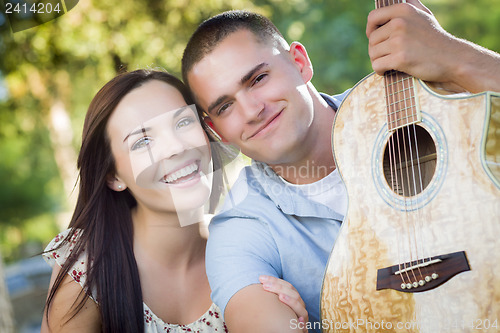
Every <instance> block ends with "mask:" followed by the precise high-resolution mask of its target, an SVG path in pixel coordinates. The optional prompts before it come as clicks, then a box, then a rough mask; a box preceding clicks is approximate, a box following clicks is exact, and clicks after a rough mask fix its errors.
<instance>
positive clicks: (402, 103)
mask: <svg viewBox="0 0 500 333" xmlns="http://www.w3.org/2000/svg"><path fill="white" fill-rule="evenodd" d="M405 2H406V1H405V0H375V7H376V8H381V7H386V6H391V5H395V4H398V3H405ZM384 77H385V97H386V103H387V129H388V130H389V131H394V130H396V129H398V128H400V127H404V126H408V125H410V124H414V123H416V122H418V121H420V113H419V112H418V110H417V103H416V97H415V91H414V86H413V78H412V77H411V76H409V75H408V74H405V73H402V72H398V71H394V70H392V71H388V72H386V73H385V74H384Z"/></svg>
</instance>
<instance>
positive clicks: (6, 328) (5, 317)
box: [0, 256, 14, 333]
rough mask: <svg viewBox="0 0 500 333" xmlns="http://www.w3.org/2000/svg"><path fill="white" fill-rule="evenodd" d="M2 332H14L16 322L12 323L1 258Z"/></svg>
mask: <svg viewBox="0 0 500 333" xmlns="http://www.w3.org/2000/svg"><path fill="white" fill-rule="evenodd" d="M0 332H5V333H12V332H14V322H13V321H12V305H11V303H10V299H9V294H8V291H7V286H6V285H5V276H4V271H3V260H2V258H1V256H0Z"/></svg>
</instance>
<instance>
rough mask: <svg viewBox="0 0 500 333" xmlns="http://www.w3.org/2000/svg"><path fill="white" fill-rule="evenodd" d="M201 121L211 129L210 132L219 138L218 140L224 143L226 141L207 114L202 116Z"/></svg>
mask: <svg viewBox="0 0 500 333" xmlns="http://www.w3.org/2000/svg"><path fill="white" fill-rule="evenodd" d="M203 121H204V122H205V124H206V125H207V126H208V127H209V128H210V129H211V130H212V132H213V133H214V134H215V135H216V136H217V137H218V138H219V139H220V141H222V142H224V143H228V141H227V140H226V139H225V138H224V137H223V136H222V135H221V134H220V133H219V132H218V131H217V129H216V128H215V126H214V123H213V121H212V119H210V117H209V116H205V117H203Z"/></svg>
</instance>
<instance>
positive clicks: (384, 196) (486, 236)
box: [321, 1, 500, 333]
mask: <svg viewBox="0 0 500 333" xmlns="http://www.w3.org/2000/svg"><path fill="white" fill-rule="evenodd" d="M395 2H396V3H397V2H404V1H395ZM377 5H378V6H379V7H381V6H383V4H382V3H380V1H377ZM332 140H333V147H334V156H335V162H336V165H337V168H338V169H339V172H340V174H341V177H342V179H343V180H344V182H345V185H346V188H347V193H348V198H349V205H348V210H347V214H346V218H345V220H344V222H343V225H342V227H341V230H340V234H339V236H338V239H337V240H336V242H335V245H334V247H333V250H332V252H331V255H330V258H329V261H328V265H327V268H326V272H325V276H324V280H323V288H322V294H321V326H322V327H321V328H322V329H323V331H324V332H433V333H434V332H497V331H499V330H500V240H499V238H500V94H498V93H493V92H484V93H480V94H467V93H461V94H455V93H450V92H445V91H442V90H439V89H437V88H435V87H432V86H431V85H430V84H426V83H425V82H422V81H421V80H418V79H416V78H413V77H411V76H408V75H406V74H404V73H401V72H396V71H391V72H387V73H386V74H385V75H384V76H379V75H376V74H371V75H369V76H367V77H366V78H364V79H363V80H362V81H360V82H359V83H358V84H357V85H356V86H355V87H354V88H353V89H352V91H351V92H350V93H349V95H348V96H347V97H346V99H345V100H344V102H343V103H342V105H341V106H340V109H339V111H338V113H337V115H336V118H335V123H334V127H333V134H332Z"/></svg>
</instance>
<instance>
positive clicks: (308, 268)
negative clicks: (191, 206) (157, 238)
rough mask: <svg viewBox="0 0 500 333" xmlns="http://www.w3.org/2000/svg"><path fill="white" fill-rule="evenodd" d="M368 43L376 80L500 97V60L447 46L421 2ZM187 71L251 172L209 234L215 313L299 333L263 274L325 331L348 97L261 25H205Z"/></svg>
mask: <svg viewBox="0 0 500 333" xmlns="http://www.w3.org/2000/svg"><path fill="white" fill-rule="evenodd" d="M414 31H418V33H414ZM413 34H415V36H413ZM367 35H368V37H369V46H370V49H369V53H370V58H371V60H372V63H373V67H374V69H375V71H376V72H377V73H379V74H382V73H384V72H385V71H387V70H390V69H396V70H401V71H405V72H407V73H409V74H411V75H414V76H417V77H420V78H422V79H424V80H428V81H435V82H442V83H443V85H445V86H450V87H456V86H460V87H461V88H463V89H466V90H468V91H471V92H477V91H482V90H496V91H500V56H499V55H498V54H496V53H493V52H491V51H488V50H485V49H483V48H480V47H478V46H476V45H472V44H471V43H468V42H465V41H461V40H459V39H457V38H455V37H453V36H451V35H449V34H448V33H446V32H445V31H443V30H442V29H441V27H439V25H438V23H437V22H436V21H435V19H434V18H433V16H432V15H431V14H430V12H429V11H428V10H427V9H426V8H425V7H424V6H423V5H421V4H420V3H419V2H418V1H416V0H415V1H411V4H400V5H394V6H390V7H385V8H382V9H378V10H375V11H373V12H372V13H371V14H370V16H369V18H368V25H367ZM410 40H411V42H409V43H408V41H410ZM422 45H424V46H422ZM456 54H461V55H462V60H461V62H460V63H458V59H457V57H456V56H455V55H456ZM449 55H451V57H449ZM464 60H465V61H464ZM182 66H183V77H184V81H185V82H186V83H187V84H188V85H189V87H190V89H191V90H192V92H193V94H194V96H195V99H196V101H197V104H198V106H199V107H200V108H202V110H203V111H204V112H206V114H207V116H208V117H209V118H210V121H211V122H212V123H213V126H214V128H215V130H216V131H217V132H218V134H219V135H220V136H221V137H222V138H223V139H224V140H226V141H229V142H231V143H233V144H235V145H237V146H238V147H239V148H240V149H241V151H242V152H243V153H244V154H246V155H247V156H249V157H251V158H252V159H253V160H254V161H253V163H252V166H251V167H247V168H245V169H244V170H243V171H242V173H241V175H240V178H239V179H238V180H237V182H236V183H235V185H234V186H233V189H232V191H231V195H230V196H229V199H230V200H226V201H227V202H226V205H225V207H224V209H223V211H222V212H221V214H219V215H218V216H216V217H215V218H214V220H213V221H212V223H211V226H210V237H209V243H208V247H207V259H206V264H207V273H208V277H209V281H210V284H211V287H212V298H213V300H214V302H215V303H216V304H217V305H219V307H220V308H221V309H222V311H223V313H224V317H225V320H226V323H227V325H228V328H229V330H230V331H233V332H247V331H248V332H286V331H291V330H293V329H294V328H297V327H299V325H296V323H297V316H296V315H295V313H294V312H293V311H292V310H291V309H290V308H289V307H287V306H286V305H284V304H283V303H282V302H280V300H279V299H278V298H277V297H275V296H274V295H271V294H269V293H266V292H265V291H264V289H265V288H266V286H267V285H269V284H270V283H272V282H273V280H272V278H270V279H269V278H268V279H267V280H266V281H264V280H261V281H259V276H260V275H261V274H266V275H270V276H274V277H279V278H283V279H284V280H286V281H288V282H290V283H291V284H292V285H293V286H294V287H295V288H296V289H297V290H298V292H299V293H300V295H301V296H302V298H303V300H304V302H305V304H306V308H307V311H308V313H309V319H310V320H311V323H312V324H313V325H312V326H311V327H312V328H313V329H312V331H319V328H320V327H321V325H320V323H319V303H320V291H321V283H322V277H323V272H324V269H325V266H326V262H327V259H328V255H329V253H330V251H331V248H332V246H333V243H334V240H335V238H336V236H337V234H338V231H339V228H340V224H341V221H342V219H343V216H344V214H345V211H346V205H347V202H346V201H347V199H346V194H345V189H344V187H343V184H342V182H341V181H340V178H339V175H338V173H337V172H336V170H335V163H334V160H333V155H332V146H331V129H332V125H333V120H334V116H335V111H336V110H337V108H338V106H339V105H340V102H341V101H342V99H343V98H344V96H345V94H341V95H337V96H332V97H330V96H326V95H323V94H320V93H318V92H317V90H316V89H315V88H314V86H313V85H312V84H311V82H310V81H311V78H312V76H313V68H312V64H311V62H310V60H309V57H308V56H307V52H306V50H305V48H304V46H302V45H301V44H300V43H297V42H294V43H292V44H290V45H288V44H287V43H286V41H285V40H284V39H283V37H282V36H281V34H280V33H279V31H278V30H277V29H276V28H275V27H274V25H272V23H271V22H269V21H268V20H267V19H265V18H264V17H261V16H258V15H255V14H252V13H245V12H228V13H223V14H221V15H218V16H216V17H213V18H211V19H209V20H207V21H206V22H204V23H203V24H202V25H200V27H199V28H198V29H197V31H196V32H195V33H194V34H193V36H192V37H191V40H190V41H189V43H188V45H187V47H186V50H185V52H184V56H183V60H182ZM474 71H477V72H474ZM471 73H475V74H471ZM259 282H262V283H263V286H264V289H263V288H262V286H261V285H259Z"/></svg>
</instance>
